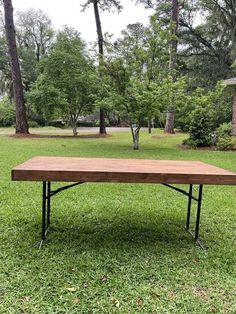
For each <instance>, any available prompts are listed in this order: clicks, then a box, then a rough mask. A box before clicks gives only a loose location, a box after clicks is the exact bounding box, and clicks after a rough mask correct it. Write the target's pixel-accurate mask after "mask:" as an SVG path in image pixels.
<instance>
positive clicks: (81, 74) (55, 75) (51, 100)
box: [28, 28, 96, 125]
mask: <svg viewBox="0 0 236 314" xmlns="http://www.w3.org/2000/svg"><path fill="white" fill-rule="evenodd" d="M39 71H40V72H41V74H40V75H39V76H38V78H37V81H36V82H35V84H34V85H33V87H32V89H31V91H30V93H29V94H28V100H29V102H30V103H31V104H33V105H34V108H36V110H37V111H38V112H42V113H43V114H44V116H46V117H47V119H49V118H51V116H52V114H53V113H54V112H55V110H58V113H59V115H60V116H63V117H65V119H66V120H67V121H70V122H71V124H72V125H76V122H77V119H78V116H79V115H80V114H82V113H83V114H85V113H89V112H90V111H91V109H92V108H93V97H92V95H93V87H94V86H95V84H96V74H95V71H94V68H93V66H92V64H91V62H90V60H89V58H88V57H87V55H86V52H85V45H84V43H83V41H82V40H81V38H80V36H79V34H78V32H76V31H75V30H73V29H70V28H65V29H64V30H63V31H61V32H60V33H59V34H58V37H57V41H56V42H55V43H54V46H53V49H52V50H51V52H50V54H49V56H47V57H45V58H43V59H41V61H40V62H39Z"/></svg>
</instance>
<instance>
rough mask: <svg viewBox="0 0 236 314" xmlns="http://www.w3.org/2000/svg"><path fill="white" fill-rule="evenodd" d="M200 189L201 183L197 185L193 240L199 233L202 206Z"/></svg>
mask: <svg viewBox="0 0 236 314" xmlns="http://www.w3.org/2000/svg"><path fill="white" fill-rule="evenodd" d="M202 189H203V185H202V184H200V185H199V189H198V203H197V217H196V226H195V241H198V235H199V224H200V215H201V206H202Z"/></svg>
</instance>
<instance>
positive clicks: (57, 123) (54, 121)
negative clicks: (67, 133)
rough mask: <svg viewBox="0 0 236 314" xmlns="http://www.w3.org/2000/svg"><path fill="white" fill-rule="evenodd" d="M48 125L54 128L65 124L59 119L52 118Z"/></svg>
mask: <svg viewBox="0 0 236 314" xmlns="http://www.w3.org/2000/svg"><path fill="white" fill-rule="evenodd" d="M48 125H49V126H53V127H54V128H63V127H64V126H65V122H64V121H63V120H61V119H59V120H52V121H49V122H48Z"/></svg>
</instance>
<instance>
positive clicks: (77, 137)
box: [6, 133, 112, 140]
mask: <svg viewBox="0 0 236 314" xmlns="http://www.w3.org/2000/svg"><path fill="white" fill-rule="evenodd" d="M6 136H8V137H13V138H19V139H34V138H54V139H55V138H56V139H72V140H76V139H82V138H107V137H111V136H112V135H111V134H100V133H96V134H79V135H76V136H73V135H48V134H47V135H42V134H10V135H8V134H7V135H6Z"/></svg>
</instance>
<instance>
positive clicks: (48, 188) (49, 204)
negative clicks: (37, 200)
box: [47, 182, 51, 228]
mask: <svg viewBox="0 0 236 314" xmlns="http://www.w3.org/2000/svg"><path fill="white" fill-rule="evenodd" d="M50 214H51V182H48V186H47V228H49V225H50Z"/></svg>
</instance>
